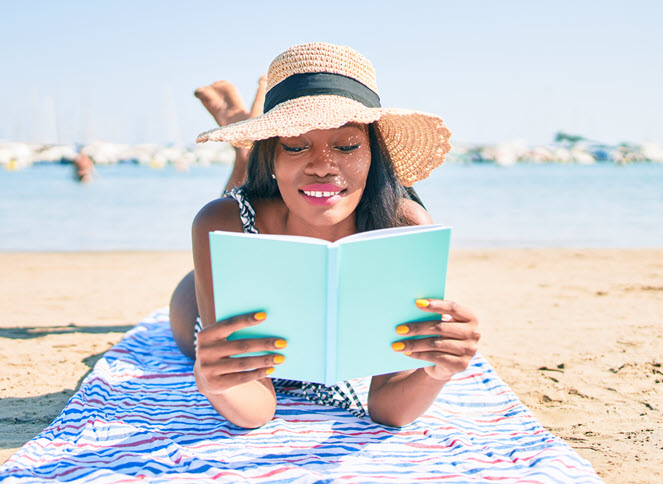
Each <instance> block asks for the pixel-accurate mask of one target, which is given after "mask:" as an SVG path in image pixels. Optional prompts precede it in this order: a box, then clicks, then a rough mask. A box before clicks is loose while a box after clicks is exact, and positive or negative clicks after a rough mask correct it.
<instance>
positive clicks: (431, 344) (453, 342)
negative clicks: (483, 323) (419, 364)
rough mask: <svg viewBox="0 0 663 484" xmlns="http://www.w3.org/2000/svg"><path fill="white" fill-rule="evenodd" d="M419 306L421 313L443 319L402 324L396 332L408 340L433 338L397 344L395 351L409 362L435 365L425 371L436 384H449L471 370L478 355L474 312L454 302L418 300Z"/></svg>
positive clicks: (394, 347) (394, 346) (476, 324)
mask: <svg viewBox="0 0 663 484" xmlns="http://www.w3.org/2000/svg"><path fill="white" fill-rule="evenodd" d="M416 304H417V307H418V308H419V309H421V310H422V311H424V312H428V313H434V314H437V315H440V318H439V319H434V320H431V321H422V322H420V323H408V324H402V325H400V326H398V327H397V328H396V332H397V333H398V334H403V335H405V334H406V335H408V336H421V335H427V336H428V335H434V336H433V337H429V338H420V339H410V340H404V341H397V342H396V343H394V344H393V345H392V348H393V349H394V350H395V351H399V352H401V353H404V354H406V355H408V356H409V357H410V358H415V359H417V360H423V361H430V362H431V363H435V365H434V366H427V367H425V368H424V370H425V371H426V373H427V374H428V376H430V377H431V378H435V379H436V380H450V379H451V377H452V376H453V375H455V374H456V373H458V372H460V371H463V370H465V369H466V368H467V367H468V365H469V364H470V360H471V359H472V357H473V356H474V355H475V353H476V352H477V343H478V342H479V338H480V337H481V334H480V333H479V331H478V327H479V322H478V321H477V318H476V316H475V315H474V314H473V313H472V311H470V310H469V309H467V308H464V307H462V306H461V305H459V304H456V303H455V302H451V301H443V300H440V299H417V302H416Z"/></svg>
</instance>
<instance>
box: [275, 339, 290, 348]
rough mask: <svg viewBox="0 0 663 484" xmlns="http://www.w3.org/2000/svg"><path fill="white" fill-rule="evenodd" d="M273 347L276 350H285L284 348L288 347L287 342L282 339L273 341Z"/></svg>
mask: <svg viewBox="0 0 663 484" xmlns="http://www.w3.org/2000/svg"><path fill="white" fill-rule="evenodd" d="M274 346H276V347H277V348H285V347H286V346H288V342H287V341H286V340H284V339H277V340H276V341H274Z"/></svg>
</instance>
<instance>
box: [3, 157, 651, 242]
mask: <svg viewBox="0 0 663 484" xmlns="http://www.w3.org/2000/svg"><path fill="white" fill-rule="evenodd" d="M229 170H230V165H210V166H197V165H193V166H191V167H190V168H189V170H188V171H186V172H181V171H178V170H177V169H176V168H175V167H174V166H172V165H166V166H165V167H163V168H160V169H154V168H150V167H148V166H145V165H140V164H119V165H108V166H98V167H97V172H98V176H97V178H96V179H95V180H94V181H93V182H92V183H89V184H80V183H78V182H76V181H74V177H73V167H72V166H71V165H68V164H43V165H41V164H40V165H35V166H32V167H30V168H26V169H23V170H18V171H13V172H10V171H5V170H0V221H1V223H0V251H109V250H110V251H113V250H189V249H190V248H191V235H190V230H191V222H192V220H193V217H194V216H195V214H196V213H197V212H198V210H199V209H200V208H201V207H202V206H203V205H204V204H205V203H207V202H208V201H210V200H212V199H214V198H216V197H218V196H219V195H220V194H221V191H222V189H223V186H224V185H225V182H226V179H227V177H228V173H229ZM415 189H416V190H417V191H418V193H419V195H420V197H421V198H422V200H423V202H424V204H425V205H426V207H427V209H428V210H429V212H430V213H431V215H432V217H433V220H434V221H435V223H439V224H443V225H447V226H450V227H452V229H453V230H452V248H498V247H513V248H528V247H532V248H544V247H569V248H660V247H663V223H661V222H662V221H663V164H660V163H634V164H629V165H615V164H608V163H605V164H604V163H601V164H594V165H579V164H555V163H543V164H541V163H536V164H534V163H518V164H516V165H513V166H506V167H505V166H499V165H495V164H485V163H470V164H445V165H443V166H441V167H440V168H438V169H436V170H435V171H434V172H433V174H432V175H431V176H430V177H429V178H428V179H427V180H423V181H421V182H419V183H417V184H416V185H415Z"/></svg>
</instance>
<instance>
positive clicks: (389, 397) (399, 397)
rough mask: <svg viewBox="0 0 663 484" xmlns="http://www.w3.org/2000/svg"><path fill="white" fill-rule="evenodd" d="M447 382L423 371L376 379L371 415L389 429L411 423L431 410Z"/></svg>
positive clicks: (375, 420)
mask: <svg viewBox="0 0 663 484" xmlns="http://www.w3.org/2000/svg"><path fill="white" fill-rule="evenodd" d="M447 381H448V380H437V379H435V378H432V377H430V376H429V375H428V374H427V373H426V371H425V370H424V369H423V368H419V369H418V370H412V371H407V372H406V371H404V372H400V373H392V374H389V375H378V376H374V377H373V378H372V380H371V387H370V390H369V392H368V413H369V414H370V416H371V419H372V420H373V421H374V422H376V423H380V424H383V425H388V426H390V427H402V426H404V425H407V424H409V423H412V422H414V421H415V420H416V419H417V418H419V417H420V416H421V415H423V413H424V412H426V410H428V408H429V407H430V406H431V405H432V404H433V402H434V401H435V399H436V398H437V395H438V394H439V393H440V391H441V390H442V387H444V385H445V384H446V383H447Z"/></svg>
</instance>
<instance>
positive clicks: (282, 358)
mask: <svg viewBox="0 0 663 484" xmlns="http://www.w3.org/2000/svg"><path fill="white" fill-rule="evenodd" d="M284 361H285V356H283V355H276V356H275V357H274V364H275V365H280V364H281V363H283V362H284Z"/></svg>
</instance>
